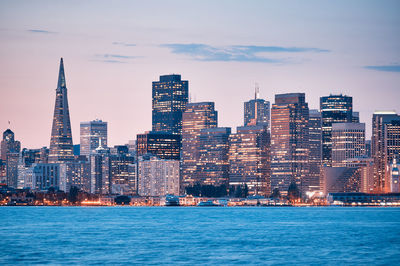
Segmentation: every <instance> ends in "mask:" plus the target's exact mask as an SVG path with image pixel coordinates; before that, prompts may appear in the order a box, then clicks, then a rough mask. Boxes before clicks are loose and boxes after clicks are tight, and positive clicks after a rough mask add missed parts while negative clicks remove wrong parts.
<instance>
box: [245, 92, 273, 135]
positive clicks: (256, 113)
mask: <svg viewBox="0 0 400 266" xmlns="http://www.w3.org/2000/svg"><path fill="white" fill-rule="evenodd" d="M269 117H270V104H269V101H266V100H263V99H259V98H258V91H257V88H256V91H255V95H254V99H253V100H250V101H248V102H245V103H244V126H259V125H262V126H265V127H267V128H269V124H270V123H269Z"/></svg>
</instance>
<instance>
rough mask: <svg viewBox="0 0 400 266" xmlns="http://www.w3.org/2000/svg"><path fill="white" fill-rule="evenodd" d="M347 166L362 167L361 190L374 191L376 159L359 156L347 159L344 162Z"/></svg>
mask: <svg viewBox="0 0 400 266" xmlns="http://www.w3.org/2000/svg"><path fill="white" fill-rule="evenodd" d="M343 165H345V166H346V167H353V168H359V169H360V175H361V188H360V192H365V193H372V192H373V191H374V159H373V158H370V157H358V158H349V159H346V160H345V161H344V163H343Z"/></svg>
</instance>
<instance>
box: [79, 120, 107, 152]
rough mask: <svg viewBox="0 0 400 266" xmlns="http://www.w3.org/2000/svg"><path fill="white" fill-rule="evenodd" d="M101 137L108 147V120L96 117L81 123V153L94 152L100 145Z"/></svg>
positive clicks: (104, 144) (103, 143)
mask: <svg viewBox="0 0 400 266" xmlns="http://www.w3.org/2000/svg"><path fill="white" fill-rule="evenodd" d="M99 139H101V144H102V145H103V148H107V122H103V121H101V120H98V119H96V120H93V121H88V122H81V123H80V155H85V156H89V155H90V154H92V153H93V152H94V151H95V150H96V148H97V147H99Z"/></svg>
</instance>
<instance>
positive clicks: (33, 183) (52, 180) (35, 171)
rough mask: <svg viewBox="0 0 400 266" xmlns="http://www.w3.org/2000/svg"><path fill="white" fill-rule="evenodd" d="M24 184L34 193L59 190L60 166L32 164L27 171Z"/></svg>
mask: <svg viewBox="0 0 400 266" xmlns="http://www.w3.org/2000/svg"><path fill="white" fill-rule="evenodd" d="M24 184H25V186H24V187H26V188H30V189H32V190H34V191H47V190H48V189H49V188H55V189H59V186H60V165H59V164H56V163H34V164H32V166H31V167H30V168H29V169H28V170H27V173H26V175H25V181H24Z"/></svg>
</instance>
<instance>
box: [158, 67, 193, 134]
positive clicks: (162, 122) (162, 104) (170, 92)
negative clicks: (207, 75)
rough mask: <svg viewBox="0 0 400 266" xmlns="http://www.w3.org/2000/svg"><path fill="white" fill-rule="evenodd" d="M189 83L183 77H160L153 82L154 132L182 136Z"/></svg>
mask: <svg viewBox="0 0 400 266" xmlns="http://www.w3.org/2000/svg"><path fill="white" fill-rule="evenodd" d="M188 93H189V82H188V81H187V80H181V75H175V74H174V75H165V76H160V80H159V81H153V88H152V94H153V95H152V99H153V103H152V124H153V127H152V130H153V131H163V132H167V133H172V134H181V131H182V113H183V112H184V111H185V107H186V104H187V103H188Z"/></svg>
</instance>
